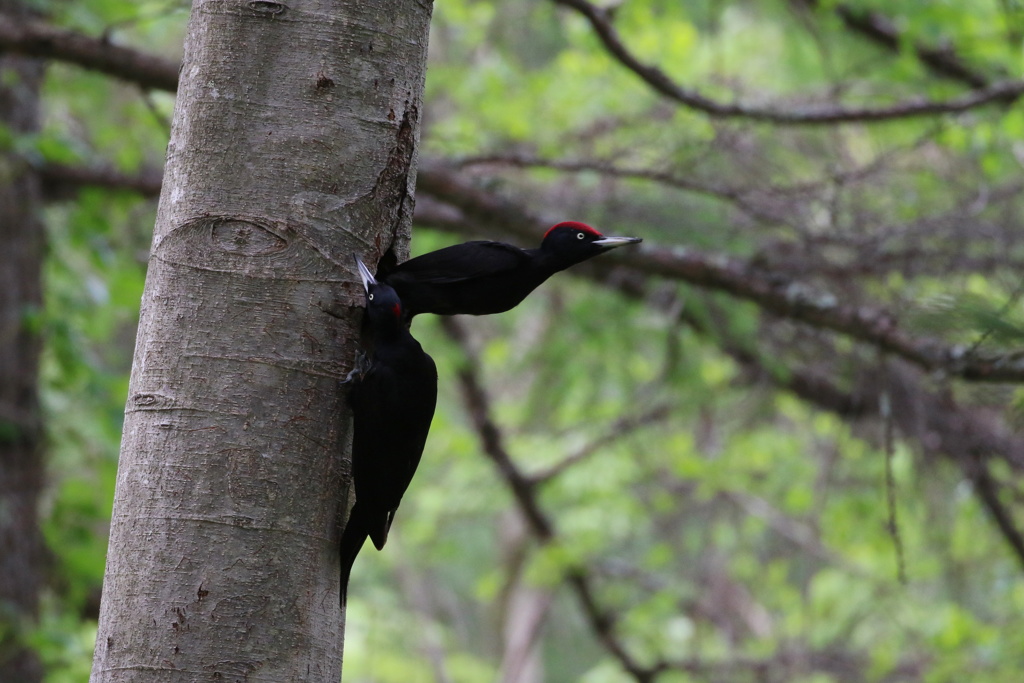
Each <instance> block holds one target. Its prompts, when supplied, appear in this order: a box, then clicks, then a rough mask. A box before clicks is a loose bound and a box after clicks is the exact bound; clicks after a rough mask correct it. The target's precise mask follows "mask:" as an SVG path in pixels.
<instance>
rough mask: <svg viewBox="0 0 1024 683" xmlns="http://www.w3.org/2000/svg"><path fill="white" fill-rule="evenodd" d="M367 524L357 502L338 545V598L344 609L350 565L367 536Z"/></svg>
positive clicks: (350, 570)
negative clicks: (339, 575) (339, 568)
mask: <svg viewBox="0 0 1024 683" xmlns="http://www.w3.org/2000/svg"><path fill="white" fill-rule="evenodd" d="M367 522H368V520H367V519H366V515H365V513H364V512H363V510H362V508H360V506H359V503H358V502H357V503H356V504H355V505H353V506H352V511H351V512H350V513H349V515H348V521H347V522H346V523H345V530H344V531H343V532H342V533H341V542H340V543H339V544H338V546H339V553H340V555H341V595H340V598H339V604H340V605H341V607H345V603H346V602H347V600H348V580H349V576H350V575H351V574H352V565H353V564H354V563H355V561H356V555H358V554H359V551H360V550H361V549H362V547H363V543H364V542H365V541H366V537H367V535H368V532H367Z"/></svg>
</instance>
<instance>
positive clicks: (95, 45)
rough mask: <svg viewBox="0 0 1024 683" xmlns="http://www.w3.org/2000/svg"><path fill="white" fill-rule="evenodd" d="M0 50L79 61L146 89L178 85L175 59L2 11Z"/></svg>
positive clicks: (175, 86) (0, 16)
mask: <svg viewBox="0 0 1024 683" xmlns="http://www.w3.org/2000/svg"><path fill="white" fill-rule="evenodd" d="M0 52H8V53H13V54H21V55H25V56H29V57H40V58H45V59H55V60H58V61H62V62H68V63H70V64H77V65H79V66H81V67H84V68H86V69H92V70H94V71H99V72H101V73H105V74H109V75H111V76H114V77H116V78H120V79H122V80H125V81H130V82H132V83H137V84H138V85H140V86H142V87H144V88H154V89H157V90H170V91H174V90H176V89H177V87H178V64H177V63H176V62H174V61H172V60H168V59H165V58H163V57H158V56H156V55H150V54H147V53H145V52H143V51H141V50H135V49H132V48H126V47H118V46H117V45H113V44H112V43H110V42H109V41H107V40H105V39H102V38H93V37H90V36H86V35H83V34H81V33H78V32H76V31H68V30H64V29H59V28H55V27H54V26H52V25H50V24H48V23H46V22H44V21H38V20H30V19H17V18H15V17H13V16H11V15H9V14H2V13H0Z"/></svg>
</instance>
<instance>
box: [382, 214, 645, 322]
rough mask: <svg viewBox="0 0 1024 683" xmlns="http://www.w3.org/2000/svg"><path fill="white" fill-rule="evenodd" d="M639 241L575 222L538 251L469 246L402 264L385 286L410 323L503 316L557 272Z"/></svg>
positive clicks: (557, 229)
mask: <svg viewBox="0 0 1024 683" xmlns="http://www.w3.org/2000/svg"><path fill="white" fill-rule="evenodd" d="M640 241H641V239H640V238H638V237H605V236H604V235H602V234H601V233H599V232H598V231H597V230H594V229H593V228H591V227H590V226H589V225H585V224H583V223H577V222H573V221H570V222H565V223H559V224H558V225H556V226H554V227H552V228H551V229H550V230H548V231H547V233H545V235H544V239H543V241H542V242H541V245H540V247H539V248H537V249H521V248H519V247H516V246H513V245H511V244H505V243H504V242H488V241H474V242H465V243H463V244H456V245H454V246H451V247H446V248H444V249H438V250H437V251H432V252H429V253H427V254H423V255H422V256H417V257H416V258H413V259H410V260H408V261H406V262H404V263H400V264H398V265H397V266H395V267H394V268H393V269H392V270H391V271H390V272H388V273H387V274H384V275H383V276H382V280H383V281H385V282H387V283H388V284H389V285H391V286H392V287H394V289H395V291H396V292H398V296H399V297H400V298H401V299H402V304H403V306H404V308H405V316H406V318H407V319H411V318H412V317H413V316H415V315H418V314H420V313H436V314H439V315H454V314H458V313H466V314H469V315H488V314H490V313H502V312H504V311H507V310H509V309H511V308H514V307H515V306H517V305H519V303H520V302H521V301H522V300H523V299H525V298H526V297H527V295H529V293H530V292H532V291H533V290H534V289H536V288H537V287H538V286H539V285H540V284H541V283H542V282H544V281H545V280H547V279H548V278H549V277H551V276H552V275H554V274H555V273H557V272H558V271H560V270H565V269H566V268H568V267H570V266H573V265H575V264H577V263H580V262H582V261H586V260H587V259H589V258H591V257H594V256H597V255H598V254H601V253H604V252H605V251H608V250H609V249H614V248H615V247H619V246H622V245H625V244H635V243H637V242H640Z"/></svg>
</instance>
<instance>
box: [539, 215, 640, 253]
mask: <svg viewBox="0 0 1024 683" xmlns="http://www.w3.org/2000/svg"><path fill="white" fill-rule="evenodd" d="M642 241H643V240H642V239H641V238H639V237H606V236H605V235H602V234H601V233H599V232H598V231H597V230H594V229H593V228H592V227H590V226H589V225H587V224H586V223H579V222H577V221H566V222H564V223H559V224H558V225H556V226H554V227H552V228H551V229H549V230H548V231H547V232H546V233H544V240H543V241H542V242H541V243H540V248H541V250H543V251H545V252H547V253H549V254H552V255H556V256H557V257H558V258H559V259H563V260H566V261H568V262H571V263H579V262H581V261H585V260H587V259H588V258H590V257H592V256H597V255H598V254H600V253H602V252H605V251H608V250H609V249H614V248H615V247H621V246H622V245H624V244H636V243H638V242H642Z"/></svg>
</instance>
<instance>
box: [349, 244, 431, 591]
mask: <svg viewBox="0 0 1024 683" xmlns="http://www.w3.org/2000/svg"><path fill="white" fill-rule="evenodd" d="M356 267H357V268H358V269H359V275H360V277H361V278H362V281H363V289H365V290H366V317H367V320H368V324H369V330H370V334H371V335H372V337H373V353H372V355H371V357H370V360H369V363H368V364H364V367H363V368H359V369H357V370H355V371H353V375H352V376H351V385H352V386H351V389H350V390H349V394H348V401H349V405H350V406H351V408H352V420H353V422H352V428H353V436H352V479H353V485H354V488H355V494H356V502H355V505H354V506H353V507H352V511H351V512H350V513H349V518H348V522H347V523H346V525H345V530H344V531H343V532H342V535H341V543H340V552H341V604H342V605H344V604H345V601H346V597H347V594H348V579H349V575H350V573H351V571H352V563H353V562H354V561H355V559H356V555H358V554H359V550H360V549H361V548H362V547H363V542H364V541H365V540H366V537H367V536H369V537H370V540H371V541H373V545H374V546H375V547H376V548H377V550H380V549H381V548H383V547H384V543H385V542H386V541H387V539H388V531H389V530H390V529H391V523H392V521H394V518H395V511H396V510H397V509H398V505H399V503H401V502H402V496H403V495H404V494H405V490H406V489H407V488H408V487H409V482H411V481H412V477H413V475H414V474H415V473H416V466H417V465H419V462H420V456H421V455H422V454H423V447H424V445H425V444H426V441H427V433H428V432H429V431H430V422H431V420H432V419H433V417H434V407H435V405H436V404H437V367H436V366H435V365H434V360H433V359H432V358H431V357H430V356H428V355H427V354H426V353H425V352H424V351H423V348H422V347H421V346H420V344H419V342H417V341H416V340H415V339H414V338H413V336H412V335H411V334H410V333H409V328H408V325H407V324H406V320H407V318H406V315H405V312H404V311H403V307H402V301H401V299H399V297H398V294H396V293H395V290H394V289H392V288H391V287H390V286H388V285H386V284H384V283H382V282H378V281H377V280H376V279H374V277H373V274H372V273H371V272H370V270H369V269H368V268H367V267H366V266H365V265H364V264H363V262H362V261H360V260H359V257H356Z"/></svg>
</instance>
